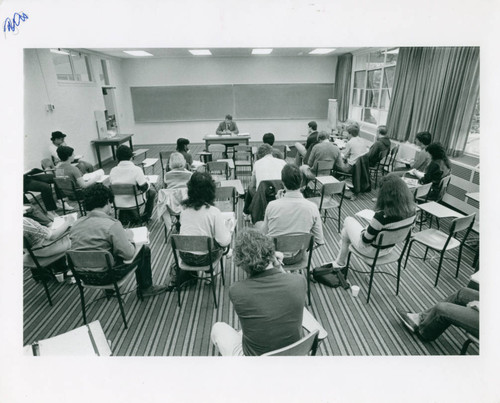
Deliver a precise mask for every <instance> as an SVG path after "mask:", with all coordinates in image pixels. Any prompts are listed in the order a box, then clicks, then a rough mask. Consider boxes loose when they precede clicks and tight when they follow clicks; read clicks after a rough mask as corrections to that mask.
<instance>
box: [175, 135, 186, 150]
mask: <svg viewBox="0 0 500 403" xmlns="http://www.w3.org/2000/svg"><path fill="white" fill-rule="evenodd" d="M188 145H189V140H188V139H185V138H182V137H180V138H178V139H177V148H176V150H177V151H179V152H181V151H185V152H187V151H188V150H189V148H188Z"/></svg>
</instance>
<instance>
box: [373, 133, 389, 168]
mask: <svg viewBox="0 0 500 403" xmlns="http://www.w3.org/2000/svg"><path fill="white" fill-rule="evenodd" d="M390 150H391V140H389V138H388V137H387V127H386V126H385V125H382V126H379V127H377V139H376V141H375V143H373V144H372V146H371V147H370V149H369V150H368V164H369V166H370V167H374V166H375V165H377V164H378V163H379V162H380V156H381V155H382V153H383V152H384V151H387V152H389V151H390Z"/></svg>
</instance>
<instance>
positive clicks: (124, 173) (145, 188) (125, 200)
mask: <svg viewBox="0 0 500 403" xmlns="http://www.w3.org/2000/svg"><path fill="white" fill-rule="evenodd" d="M132 156H133V153H132V150H131V149H130V147H128V146H125V145H121V146H120V147H118V149H117V150H116V158H117V159H118V161H119V162H118V165H117V166H116V167H114V168H113V169H112V170H111V172H110V173H109V181H110V183H111V184H112V185H116V184H131V185H137V188H138V189H139V191H141V192H143V193H142V196H139V197H143V198H144V199H145V202H146V205H145V208H144V213H143V215H142V217H141V219H142V221H149V220H150V219H151V214H152V213H153V208H154V205H155V197H156V190H155V189H154V188H153V187H152V186H150V184H149V182H148V180H147V178H146V176H145V175H144V172H143V171H142V169H141V168H140V167H138V166H136V165H135V164H134V163H133V162H132ZM115 204H116V206H117V207H133V206H135V200H134V196H121V195H120V196H115Z"/></svg>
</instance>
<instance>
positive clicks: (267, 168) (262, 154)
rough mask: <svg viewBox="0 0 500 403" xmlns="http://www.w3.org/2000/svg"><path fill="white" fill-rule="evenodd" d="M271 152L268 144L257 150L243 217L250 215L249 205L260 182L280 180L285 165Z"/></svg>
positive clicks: (271, 149)
mask: <svg viewBox="0 0 500 403" xmlns="http://www.w3.org/2000/svg"><path fill="white" fill-rule="evenodd" d="M272 152H273V148H272V147H271V146H270V145H269V144H262V145H261V146H260V147H259V148H258V150H257V161H255V164H254V165H253V172H252V178H251V179H250V184H249V185H248V190H247V193H246V195H245V205H244V206H243V213H244V214H245V215H248V214H250V211H249V208H250V204H251V203H252V199H253V196H254V195H255V193H256V192H257V189H258V188H259V185H260V182H262V181H264V180H279V179H281V170H282V169H283V167H284V166H285V165H286V162H285V161H284V160H281V159H278V158H274V157H273V155H272Z"/></svg>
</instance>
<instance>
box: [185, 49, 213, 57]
mask: <svg viewBox="0 0 500 403" xmlns="http://www.w3.org/2000/svg"><path fill="white" fill-rule="evenodd" d="M189 53H191V54H192V55H195V56H210V55H211V54H212V52H210V51H209V50H208V49H190V50H189Z"/></svg>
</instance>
